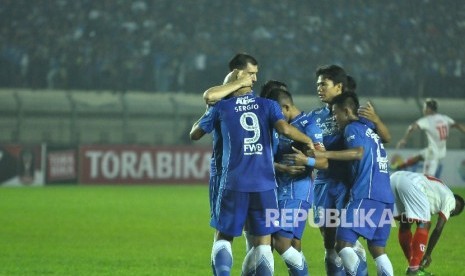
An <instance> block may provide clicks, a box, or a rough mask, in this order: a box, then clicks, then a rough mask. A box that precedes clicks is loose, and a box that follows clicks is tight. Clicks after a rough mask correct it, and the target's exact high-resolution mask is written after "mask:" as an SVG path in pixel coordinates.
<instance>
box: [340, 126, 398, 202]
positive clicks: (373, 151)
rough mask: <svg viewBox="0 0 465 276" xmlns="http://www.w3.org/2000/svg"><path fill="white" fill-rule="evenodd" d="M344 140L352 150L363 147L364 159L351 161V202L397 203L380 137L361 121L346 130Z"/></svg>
mask: <svg viewBox="0 0 465 276" xmlns="http://www.w3.org/2000/svg"><path fill="white" fill-rule="evenodd" d="M344 140H345V144H346V147H347V148H348V149H350V148H357V147H362V148H363V156H362V158H361V159H360V160H356V161H352V162H351V163H352V164H351V169H352V171H351V175H352V180H351V183H352V187H351V192H350V193H351V199H352V200H357V199H364V198H368V199H372V200H376V201H381V202H384V203H394V195H393V194H392V191H391V185H390V180H389V171H388V157H387V154H386V151H385V150H384V145H383V143H382V142H381V139H380V138H379V136H378V134H376V132H375V131H374V130H373V129H371V128H369V127H368V126H367V125H365V124H364V123H362V122H361V121H354V122H351V123H349V124H348V125H347V126H346V127H345V129H344Z"/></svg>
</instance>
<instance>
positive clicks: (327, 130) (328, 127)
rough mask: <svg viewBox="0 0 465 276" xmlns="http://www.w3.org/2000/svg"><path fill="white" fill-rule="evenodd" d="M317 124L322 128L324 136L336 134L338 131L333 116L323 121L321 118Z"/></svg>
mask: <svg viewBox="0 0 465 276" xmlns="http://www.w3.org/2000/svg"><path fill="white" fill-rule="evenodd" d="M316 125H317V126H318V127H319V128H320V129H321V132H322V134H323V136H329V135H333V134H336V133H337V132H338V128H337V123H336V122H335V121H334V120H333V118H332V117H328V118H326V120H325V121H324V122H323V123H322V122H321V120H320V118H318V119H317V120H316Z"/></svg>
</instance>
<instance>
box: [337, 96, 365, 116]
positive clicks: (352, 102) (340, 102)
mask: <svg viewBox="0 0 465 276" xmlns="http://www.w3.org/2000/svg"><path fill="white" fill-rule="evenodd" d="M332 104H333V105H335V106H338V107H339V108H345V107H347V108H349V109H351V110H352V112H353V113H354V114H357V110H358V108H359V107H360V103H359V101H358V96H357V94H355V93H354V92H345V93H341V94H339V95H337V96H336V97H334V99H333V101H332Z"/></svg>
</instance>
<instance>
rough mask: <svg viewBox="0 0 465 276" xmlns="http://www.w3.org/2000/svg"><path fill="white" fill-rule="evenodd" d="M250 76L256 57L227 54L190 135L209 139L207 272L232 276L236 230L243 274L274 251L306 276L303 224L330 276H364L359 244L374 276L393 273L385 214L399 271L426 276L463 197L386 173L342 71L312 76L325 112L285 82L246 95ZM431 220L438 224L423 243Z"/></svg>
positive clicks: (422, 179) (375, 136) (381, 132)
mask: <svg viewBox="0 0 465 276" xmlns="http://www.w3.org/2000/svg"><path fill="white" fill-rule="evenodd" d="M258 68H259V67H258V62H257V60H256V59H255V58H254V57H253V56H251V55H249V54H245V53H239V54H237V55H235V56H234V57H233V58H232V59H231V61H230V62H229V69H230V72H229V74H227V76H226V77H225V80H224V82H223V84H221V85H218V86H214V87H211V88H209V89H207V90H206V91H205V92H204V95H203V96H204V100H205V101H206V103H207V110H206V112H205V114H203V116H202V117H201V118H200V119H199V120H198V121H197V122H195V123H194V125H193V126H192V130H191V132H190V138H191V139H192V140H198V139H200V138H202V137H203V136H204V135H205V134H206V133H212V135H213V154H212V158H211V170H210V210H211V212H210V214H211V222H210V225H211V226H212V227H213V228H215V229H216V233H215V238H214V242H213V247H212V255H211V266H212V271H213V275H217V276H220V275H230V273H231V267H232V261H233V256H232V250H231V243H232V241H233V239H234V237H238V236H241V235H242V234H243V233H244V235H245V237H246V251H247V252H246V256H245V259H244V261H243V264H242V275H273V272H274V260H273V253H272V250H276V251H277V252H278V253H279V255H280V256H281V257H282V259H283V261H284V262H285V264H286V266H287V267H288V271H289V274H290V275H309V271H308V264H307V260H306V258H305V256H304V255H303V253H302V245H301V240H302V235H303V233H304V229H305V226H306V224H307V218H309V219H312V220H313V222H314V223H315V225H317V226H318V227H319V229H320V231H321V235H322V237H323V241H324V247H325V251H326V254H325V259H324V263H325V269H326V273H327V275H367V271H368V269H367V263H366V252H365V249H364V246H363V245H362V244H361V243H360V242H359V238H363V239H365V240H366V246H367V248H368V250H369V252H370V254H371V256H372V257H373V259H374V261H375V263H376V267H377V271H378V275H393V274H394V272H393V267H392V264H391V261H390V260H389V258H388V256H387V254H386V252H385V246H386V242H387V239H388V238H389V235H390V231H391V226H392V225H393V223H394V222H393V219H394V218H395V219H398V220H399V221H400V228H399V242H400V244H401V247H402V249H403V250H404V253H405V256H406V258H407V260H408V262H409V266H408V268H407V272H406V273H407V274H408V275H431V274H429V273H428V272H426V271H425V270H424V268H425V267H427V266H429V264H430V263H431V253H432V250H433V248H434V246H435V244H436V242H437V240H438V238H439V236H440V234H441V230H442V228H443V226H444V224H445V222H446V221H447V219H448V218H449V217H450V216H451V215H456V214H459V213H460V212H461V211H462V210H463V205H464V204H463V199H462V198H461V197H460V196H457V195H454V194H452V192H451V190H450V189H449V188H448V187H447V186H446V185H444V184H443V183H442V182H441V180H439V179H435V178H432V177H429V176H426V175H423V174H420V173H412V172H407V171H398V172H395V173H393V174H392V175H391V176H390V170H389V164H388V163H389V162H388V156H387V154H386V151H385V149H384V145H383V143H388V142H389V141H390V140H391V136H390V133H389V130H388V128H387V127H386V125H385V124H384V123H383V122H382V121H381V119H380V118H379V116H378V115H377V114H376V112H375V110H374V108H373V106H372V104H371V103H370V102H367V103H366V104H365V105H364V106H360V104H359V99H358V97H357V95H356V93H355V89H356V85H355V80H354V79H353V78H352V77H350V76H349V75H347V73H346V72H345V70H344V69H343V68H342V67H340V66H337V65H327V66H322V67H319V68H317V70H316V73H315V80H316V85H317V95H318V97H319V98H320V100H321V102H323V103H324V104H325V105H324V106H323V107H320V108H316V109H314V110H312V111H311V112H309V113H306V112H303V111H301V109H299V107H297V105H296V104H295V103H294V101H293V98H292V94H291V92H290V91H289V89H288V87H287V85H286V84H285V83H284V82H280V81H276V80H270V81H268V82H266V84H265V85H264V86H263V87H262V90H261V92H260V95H259V96H257V95H255V93H254V91H253V85H254V83H255V82H256V81H257V73H258ZM314 169H316V173H315V175H312V173H313V171H314ZM431 214H439V218H440V219H439V220H438V224H437V225H436V228H435V229H434V231H433V234H432V235H431V238H430V241H429V245H428V246H427V247H426V244H427V242H428V240H427V239H428V229H429V226H430V220H431V218H430V217H431ZM310 215H311V217H310ZM341 222H344V223H341ZM413 223H416V224H417V230H416V231H415V234H414V235H413V236H412V233H411V231H410V228H411V225H412V224H413ZM394 224H395V223H394ZM425 248H427V249H426V252H425Z"/></svg>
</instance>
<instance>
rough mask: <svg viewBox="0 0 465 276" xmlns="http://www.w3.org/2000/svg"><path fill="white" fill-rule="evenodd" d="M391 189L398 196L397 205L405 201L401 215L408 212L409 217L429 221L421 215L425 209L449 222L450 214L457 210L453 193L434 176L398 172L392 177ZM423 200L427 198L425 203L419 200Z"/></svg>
mask: <svg viewBox="0 0 465 276" xmlns="http://www.w3.org/2000/svg"><path fill="white" fill-rule="evenodd" d="M391 187H392V188H393V191H394V194H395V195H396V203H397V200H401V201H403V202H402V205H403V206H401V207H402V208H400V209H401V210H399V211H400V213H402V211H407V214H408V216H407V217H413V218H419V219H423V220H426V221H429V219H428V218H427V217H425V216H424V213H423V215H421V214H422V212H424V211H426V210H425V209H429V213H430V214H432V215H433V214H439V215H440V216H442V217H444V218H445V219H446V220H447V219H449V217H450V212H451V211H452V210H454V208H455V198H454V194H453V193H452V191H451V190H450V189H449V187H447V186H446V185H445V184H444V183H443V182H442V181H441V180H439V179H437V178H435V177H432V176H427V175H424V174H422V173H417V172H410V171H397V172H395V173H393V174H392V175H391ZM401 194H402V195H401ZM407 194H408V195H407ZM425 196H426V198H425ZM421 198H425V200H424V201H423V203H421V200H419V199H421ZM426 199H427V200H426ZM428 205H429V206H428ZM402 209H403V210H402ZM409 211H410V212H409ZM409 213H411V214H409Z"/></svg>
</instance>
